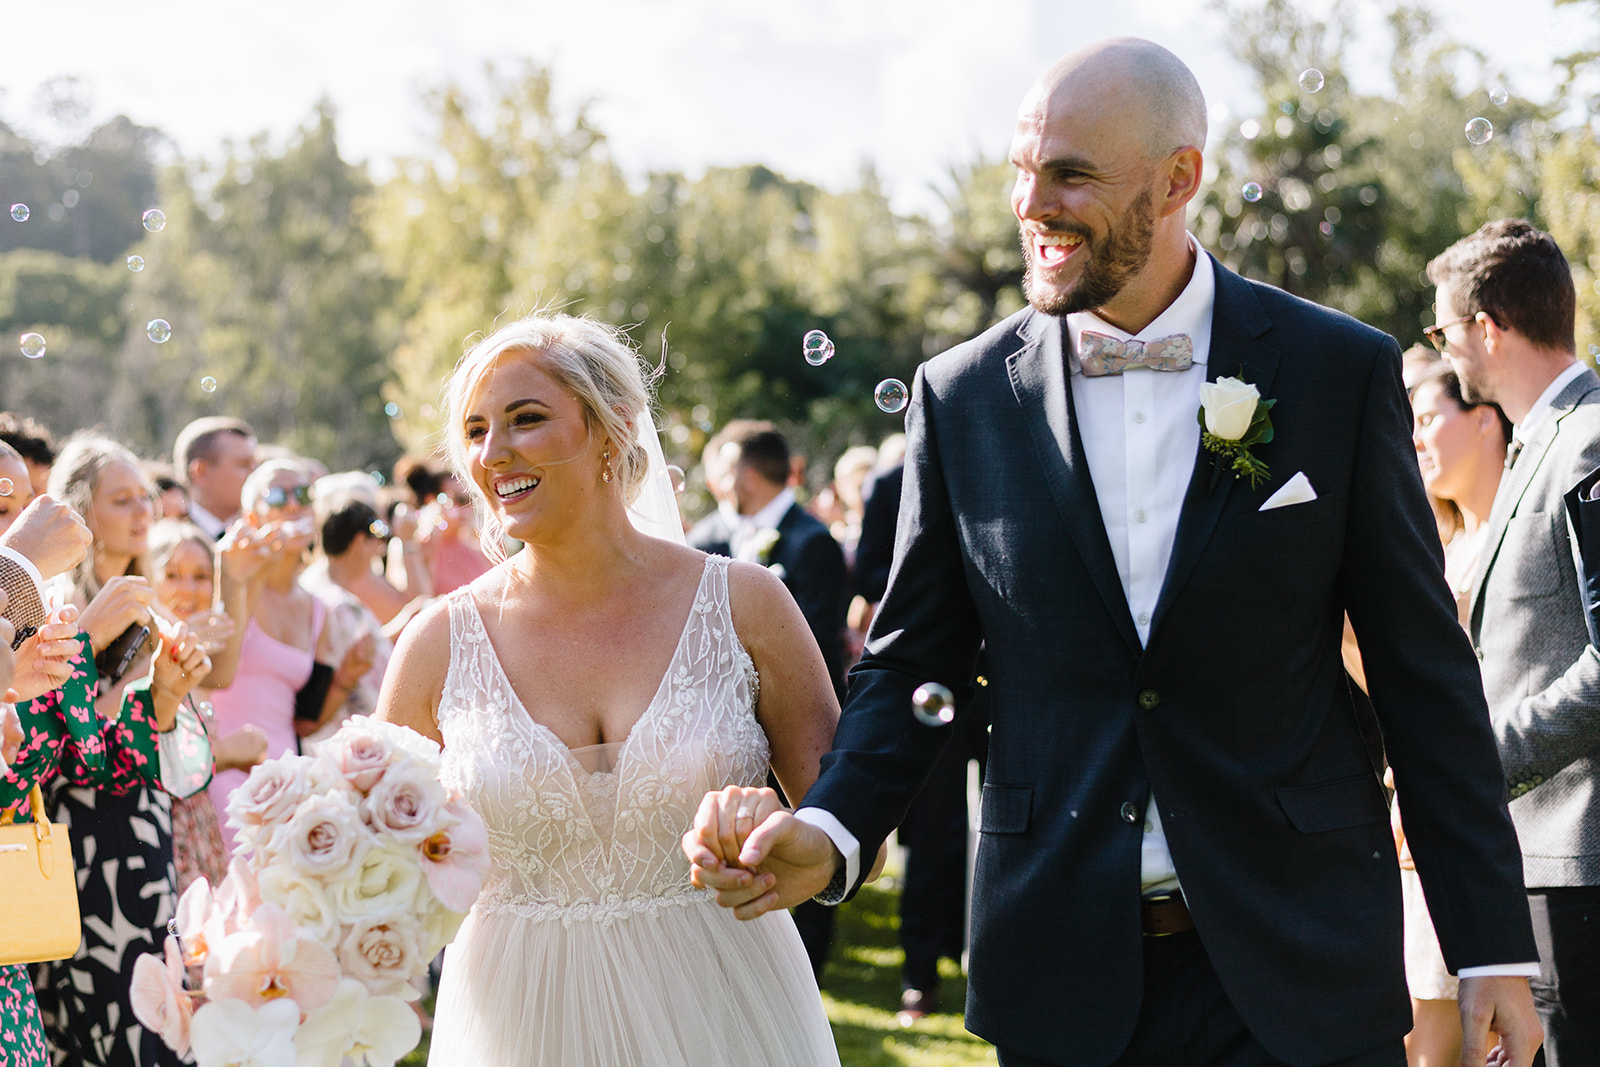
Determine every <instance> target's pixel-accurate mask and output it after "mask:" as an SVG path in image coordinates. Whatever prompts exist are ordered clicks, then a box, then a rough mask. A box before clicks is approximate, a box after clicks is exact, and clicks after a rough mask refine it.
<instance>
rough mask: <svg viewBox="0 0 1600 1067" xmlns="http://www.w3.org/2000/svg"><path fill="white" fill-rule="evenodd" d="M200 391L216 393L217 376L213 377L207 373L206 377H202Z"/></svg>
mask: <svg viewBox="0 0 1600 1067" xmlns="http://www.w3.org/2000/svg"><path fill="white" fill-rule="evenodd" d="M200 391H201V392H202V393H214V392H216V391H217V380H216V379H215V378H213V377H212V376H211V375H209V374H208V375H206V376H205V377H204V378H201V379H200Z"/></svg>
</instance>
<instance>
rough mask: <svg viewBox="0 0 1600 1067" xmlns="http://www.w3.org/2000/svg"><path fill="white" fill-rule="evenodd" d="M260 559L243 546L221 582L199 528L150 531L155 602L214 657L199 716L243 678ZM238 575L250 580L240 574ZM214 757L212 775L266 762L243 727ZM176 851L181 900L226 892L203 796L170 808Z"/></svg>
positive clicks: (222, 856) (262, 738) (216, 834)
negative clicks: (189, 892) (192, 889)
mask: <svg viewBox="0 0 1600 1067" xmlns="http://www.w3.org/2000/svg"><path fill="white" fill-rule="evenodd" d="M234 544H237V542H235V543H234ZM232 547H234V545H230V548H232ZM256 558H258V557H257V554H256V553H255V552H254V551H252V550H251V549H250V548H249V546H248V545H245V546H241V548H240V549H239V550H236V551H234V552H233V553H232V560H231V561H232V562H233V563H234V566H233V567H231V568H220V569H221V570H222V571H223V575H222V576H220V581H219V575H218V573H217V572H218V570H219V567H218V566H217V545H216V543H215V542H213V541H212V540H211V538H210V537H209V536H207V534H206V532H205V531H204V530H202V529H200V527H198V526H196V525H194V524H193V523H189V522H183V521H180V520H175V519H167V520H163V521H161V522H158V523H156V524H155V526H153V527H152V528H151V530H150V566H151V571H152V574H153V575H154V581H155V590H156V597H157V600H158V601H159V603H160V604H161V606H162V607H164V608H166V610H167V611H168V612H170V613H171V614H172V616H173V617H174V618H176V619H180V620H182V621H183V622H184V623H185V624H187V625H188V626H189V627H190V628H191V631H192V632H194V633H195V634H196V635H197V636H199V637H200V639H201V640H202V641H203V642H204V643H205V646H206V651H207V654H208V655H210V656H211V657H212V661H211V664H212V665H211V672H210V673H209V674H207V675H206V678H205V685H204V686H203V687H199V688H196V689H195V691H194V694H193V695H194V698H195V700H196V701H197V703H198V706H199V707H200V708H201V709H202V712H204V710H205V709H206V707H207V705H208V703H209V701H210V699H211V692H212V690H214V689H218V688H222V687H224V686H227V685H228V684H229V683H231V682H232V681H233V676H234V674H235V672H236V671H237V670H238V666H239V655H240V652H241V651H242V647H243V634H244V631H245V626H246V625H247V623H248V622H249V619H250V615H251V612H252V610H253V607H254V604H253V601H254V599H255V597H256V596H257V595H258V594H259V592H260V584H259V582H257V581H251V580H250V579H251V578H254V577H256V576H257V575H259V573H260V567H259V565H258V564H255V563H254V562H253V561H254V559H256ZM241 569H244V570H246V571H247V572H248V573H246V574H241V573H239V571H240V570H241ZM219 585H220V587H221V594H220V599H221V601H222V603H223V605H224V609H223V610H220V611H219V610H217V608H216V602H217V600H218V599H219V589H218V587H219ZM211 749H212V755H213V757H214V766H213V769H214V771H232V770H242V771H245V772H247V773H248V772H249V770H250V768H251V767H254V766H255V765H256V764H258V763H260V762H261V761H262V760H263V759H265V758H266V755H267V738H266V735H265V734H263V733H262V732H261V729H260V727H257V726H254V725H251V724H246V725H245V726H243V727H241V728H240V729H239V730H237V731H236V732H233V733H229V734H221V733H216V734H214V735H213V737H212V742H211ZM172 849H173V862H174V868H175V871H176V876H177V892H178V895H179V896H180V897H181V896H182V895H183V892H184V890H186V889H188V888H189V886H190V884H191V883H192V882H194V881H195V879H197V878H205V879H206V881H208V882H209V883H211V884H212V885H213V886H216V885H221V884H222V879H223V878H224V877H225V876H226V875H227V873H228V853H227V848H226V846H225V845H224V844H223V838H222V827H221V825H220V824H219V823H218V822H217V813H216V808H215V807H213V806H212V804H211V798H210V797H209V796H207V795H206V794H205V793H196V794H195V795H193V796H189V797H184V798H183V799H181V800H174V801H173V802H172Z"/></svg>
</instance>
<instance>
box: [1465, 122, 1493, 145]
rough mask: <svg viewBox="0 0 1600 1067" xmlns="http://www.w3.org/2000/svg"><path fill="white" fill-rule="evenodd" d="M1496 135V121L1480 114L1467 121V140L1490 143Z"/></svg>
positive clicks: (1475, 142) (1474, 142) (1476, 142)
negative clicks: (1493, 121)
mask: <svg viewBox="0 0 1600 1067" xmlns="http://www.w3.org/2000/svg"><path fill="white" fill-rule="evenodd" d="M1493 136H1494V123H1492V122H1490V121H1489V120H1488V119H1486V118H1483V117H1482V116H1479V117H1478V118H1475V119H1472V120H1470V121H1469V122H1468V123H1467V140H1469V141H1471V142H1472V143H1473V144H1488V143H1489V138H1491V137H1493Z"/></svg>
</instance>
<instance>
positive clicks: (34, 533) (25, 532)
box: [0, 493, 94, 578]
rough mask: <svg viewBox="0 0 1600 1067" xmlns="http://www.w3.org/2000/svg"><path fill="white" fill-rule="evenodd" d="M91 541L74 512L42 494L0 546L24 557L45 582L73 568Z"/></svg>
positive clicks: (87, 530)
mask: <svg viewBox="0 0 1600 1067" xmlns="http://www.w3.org/2000/svg"><path fill="white" fill-rule="evenodd" d="M93 540H94V535H93V534H91V533H90V532H89V527H88V525H87V524H86V523H84V521H83V519H82V518H80V517H79V516H78V513H77V512H76V511H74V510H73V509H72V508H70V507H68V506H67V505H65V504H63V503H61V502H60V501H58V500H56V499H54V498H53V497H50V496H48V495H46V494H43V493H41V494H39V495H38V496H36V497H34V498H33V502H32V503H30V504H29V505H28V506H27V507H25V508H23V509H22V514H21V515H18V516H17V521H16V522H14V523H12V524H11V526H10V528H9V529H7V530H6V532H5V533H4V534H3V535H0V545H4V546H5V547H7V548H9V549H11V550H12V551H14V552H20V553H21V554H22V555H24V556H27V557H28V559H29V561H30V562H32V563H33V565H34V566H35V567H37V568H39V574H40V576H41V577H44V578H51V577H53V576H55V575H57V574H62V573H64V572H66V571H69V570H71V569H72V568H73V567H76V566H77V565H78V563H79V561H80V560H82V559H83V556H84V553H86V552H87V551H89V544H90V542H92V541H93Z"/></svg>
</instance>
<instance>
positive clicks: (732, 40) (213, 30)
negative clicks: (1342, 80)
mask: <svg viewBox="0 0 1600 1067" xmlns="http://www.w3.org/2000/svg"><path fill="white" fill-rule="evenodd" d="M6 6H7V8H8V10H7V11H6V31H7V34H6V35H7V38H8V40H7V48H6V57H5V62H4V64H3V67H0V118H3V119H5V120H6V121H8V122H10V123H11V124H12V125H14V126H17V127H18V128H20V129H22V130H23V131H24V132H27V133H29V134H32V135H35V136H43V137H46V138H53V137H57V136H59V135H60V132H59V131H57V130H54V129H52V128H51V127H50V126H48V125H47V124H46V123H45V122H44V121H43V120H42V119H41V118H40V117H39V114H38V112H37V109H36V105H35V101H36V99H37V94H38V89H39V86H40V85H41V84H42V83H44V82H45V81H47V80H48V79H51V78H55V77H60V76H68V75H74V76H77V77H80V78H82V79H83V81H84V82H85V83H86V84H87V86H88V87H89V89H90V90H91V93H92V98H91V104H92V112H91V116H90V121H91V122H96V121H101V120H103V119H105V118H107V117H109V116H111V115H113V114H116V113H118V112H121V113H125V114H127V115H129V116H130V117H131V118H133V119H134V120H135V121H137V122H140V123H144V124H147V125H153V126H157V127H160V128H161V129H162V130H164V131H165V132H166V133H168V134H169V135H170V136H171V137H172V138H173V139H174V140H175V141H176V142H177V144H178V147H179V149H180V150H181V151H182V152H183V153H184V154H186V155H190V156H215V155H216V154H218V152H219V150H220V147H221V145H222V143H223V142H224V141H225V140H227V139H232V140H234V141H236V142H240V143H243V142H245V141H247V140H249V138H250V137H252V136H254V135H255V134H257V133H261V132H263V131H265V132H267V133H269V134H270V135H271V136H272V137H273V138H274V139H275V140H276V141H277V142H280V143H281V141H282V140H283V138H285V137H286V136H287V135H288V134H289V133H290V132H291V131H292V130H293V129H294V128H295V126H296V125H297V124H299V123H300V122H302V121H304V120H305V118H306V117H307V115H308V114H309V113H310V111H311V108H312V106H313V104H314V102H315V101H316V100H317V98H318V97H319V96H322V95H327V96H329V97H330V98H331V99H332V100H333V102H334V104H335V106H336V108H337V111H338V116H339V131H340V143H341V145H342V147H343V149H344V152H345V154H346V157H347V158H349V159H351V160H365V161H368V162H369V163H370V164H371V165H372V167H373V171H374V173H375V174H376V175H378V176H380V177H381V176H383V175H384V174H387V173H388V172H389V169H390V163H389V161H390V160H392V159H393V158H394V157H396V156H405V155H413V154H418V153H421V152H424V151H425V149H426V145H427V138H428V134H429V123H428V119H427V116H426V114H425V112H424V110H423V108H422V106H421V103H420V100H419V98H420V94H421V92H422V91H423V90H424V89H426V88H428V87H430V86H435V85H438V84H440V83H442V82H444V81H446V80H448V79H452V78H455V79H461V80H464V81H467V82H468V83H472V82H476V81H478V80H479V79H480V77H481V71H482V69H483V65H484V63H485V62H486V61H491V60H492V61H495V62H497V63H500V64H504V65H507V66H509V65H511V64H515V63H517V62H520V61H522V60H525V59H534V60H537V61H540V62H544V63H548V64H551V65H552V66H553V68H554V70H555V75H556V84H557V89H558V92H559V93H560V94H561V95H562V96H563V97H564V98H565V100H566V101H567V102H568V103H571V102H574V101H577V100H589V101H592V103H593V109H592V114H593V116H594V117H595V119H596V120H597V122H598V124H599V126H600V128H601V129H603V130H604V131H605V132H606V133H607V134H608V136H609V138H610V141H611V145H612V151H613V154H614V155H615V157H616V158H617V159H618V160H619V161H621V162H622V163H623V164H624V165H625V166H627V167H628V168H629V169H630V170H632V171H634V172H635V173H640V172H643V171H644V170H646V169H666V168H671V169H678V170H684V171H687V172H690V173H694V172H696V171H698V170H699V169H700V168H702V167H704V166H706V165H708V164H740V163H748V162H763V163H766V164H768V165H769V166H772V167H773V168H774V169H776V170H778V171H780V172H782V173H784V174H787V175H789V176H791V177H796V178H804V179H809V180H812V181H816V182H819V183H821V184H824V185H828V186H831V187H836V188H837V187H842V186H846V185H849V184H851V183H852V182H853V179H854V177H855V175H856V173H857V172H858V170H859V168H860V166H861V164H862V163H863V162H865V161H872V162H873V163H875V164H876V166H877V167H878V170H879V173H880V174H881V175H883V176H884V178H885V180H886V182H887V184H888V185H889V188H890V190H891V192H892V193H894V195H895V197H896V200H897V202H899V203H900V204H902V205H920V204H921V203H922V202H924V201H925V198H926V194H925V190H926V189H927V187H928V185H929V183H931V182H934V181H937V180H938V178H939V177H940V175H941V174H942V173H943V171H944V168H945V167H947V166H948V165H949V164H951V163H954V162H960V161H962V160H966V159H970V158H972V157H973V156H974V155H975V154H977V153H979V152H982V153H987V154H994V153H1000V152H1003V151H1004V150H1005V145H1006V142H1007V140H1008V138H1009V135H1010V127H1011V121H1012V117H1013V115H1014V114H1015V110H1016V106H1017V102H1018V100H1019V99H1020V98H1021V96H1022V93H1023V91H1024V90H1025V89H1026V88H1027V86H1028V84H1029V82H1031V81H1032V79H1033V78H1034V77H1035V76H1036V75H1037V74H1038V72H1039V71H1040V70H1041V69H1042V68H1043V67H1044V66H1045V65H1046V64H1048V62H1049V61H1050V60H1052V59H1054V58H1056V57H1057V56H1059V55H1061V54H1063V53H1065V52H1067V51H1070V50H1072V49H1073V48H1074V47H1077V46H1078V45H1080V44H1082V43H1087V42H1089V41H1092V40H1095V39H1097V38H1100V37H1106V36H1112V35H1116V34H1134V35H1138V36H1143V37H1149V38H1151V39H1153V40H1156V41H1158V42H1160V43H1162V44H1164V45H1166V46H1167V47H1169V48H1171V49H1173V50H1174V51H1175V52H1177V53H1178V54H1179V55H1180V56H1182V57H1183V58H1184V59H1185V60H1186V61H1187V62H1188V63H1189V64H1190V66H1191V67H1192V68H1193V69H1194V71H1195V73H1196V75H1197V76H1198V78H1199V79H1200V82H1201V85H1202V86H1203V87H1204V88H1205V90H1206V92H1207V95H1208V97H1209V99H1210V101H1211V103H1212V109H1213V114H1214V116H1216V117H1217V118H1222V114H1223V113H1222V111H1221V108H1224V107H1231V108H1232V109H1233V111H1234V113H1235V117H1234V119H1233V121H1235V122H1237V121H1238V117H1237V112H1238V111H1239V110H1240V109H1243V108H1249V107H1251V106H1252V103H1253V102H1252V100H1251V97H1250V89H1249V85H1248V82H1247V80H1246V77H1245V75H1244V73H1243V72H1242V71H1241V70H1239V69H1238V68H1237V67H1236V66H1235V65H1234V64H1233V62H1232V61H1231V60H1230V59H1229V57H1228V55H1227V53H1226V50H1225V48H1224V34H1225V33H1226V27H1224V26H1223V25H1222V24H1221V23H1220V20H1219V19H1218V18H1217V17H1216V16H1215V15H1213V14H1211V13H1210V11H1209V8H1208V5H1206V4H1205V3H1204V2H1202V0H1182V2H1177V0H1121V2H1120V3H1107V2H1106V0H763V2H760V3H754V2H750V0H566V2H562V3H555V2H551V0H451V2H450V3H448V4H442V3H439V2H438V0H263V2H257V3H249V4H239V3H225V2H217V0H140V2H138V3H128V2H127V0H72V2H71V3H70V4H56V3H41V2H38V0H31V2H29V3H26V4H21V3H12V4H7V5H6ZM1362 6H1363V8H1370V9H1371V10H1370V11H1369V12H1368V13H1367V17H1368V18H1369V19H1371V20H1373V21H1374V23H1375V20H1376V19H1377V17H1378V16H1377V14H1376V11H1377V8H1376V5H1375V4H1374V3H1373V2H1372V0H1367V2H1366V3H1365V4H1364V5H1362ZM1436 6H1437V7H1438V9H1439V10H1440V11H1441V12H1447V13H1448V14H1446V15H1445V16H1444V21H1445V23H1446V25H1448V27H1449V28H1450V31H1451V33H1452V34H1453V35H1454V36H1455V37H1456V38H1457V39H1458V40H1461V41H1464V42H1469V43H1476V44H1477V45H1478V46H1479V47H1483V48H1486V49H1492V50H1493V53H1494V58H1495V60H1496V62H1498V63H1501V64H1503V65H1504V67H1505V70H1506V72H1507V75H1508V76H1507V78H1506V82H1507V85H1508V86H1509V87H1510V89H1511V90H1512V91H1513V92H1515V93H1522V94H1525V95H1529V96H1533V97H1535V98H1540V99H1542V98H1544V97H1545V96H1547V95H1548V93H1549V88H1550V79H1551V73H1550V57H1551V56H1552V55H1554V54H1556V53H1558V52H1560V51H1563V50H1566V49H1569V48H1571V47H1572V46H1573V43H1574V42H1575V41H1576V40H1579V39H1582V38H1587V37H1588V36H1589V34H1588V33H1587V32H1586V31H1584V27H1583V23H1582V21H1581V13H1580V12H1578V11H1575V10H1574V9H1571V8H1566V9H1562V11H1561V12H1560V13H1559V14H1556V13H1553V9H1552V6H1551V0H1526V2H1523V3H1519V4H1517V5H1516V8H1517V10H1516V18H1515V20H1514V22H1508V20H1507V12H1508V11H1509V10H1510V5H1509V4H1508V3H1507V2H1506V0H1493V2H1491V0H1439V2H1438V3H1437V5H1436ZM1584 11H1587V8H1585V9H1584ZM1579 31H1584V32H1582V33H1581V37H1580V36H1579ZM1374 47H1375V52H1378V51H1381V50H1382V49H1383V48H1384V47H1386V46H1384V45H1382V43H1381V36H1375V44H1374ZM1347 73H1348V74H1349V75H1350V76H1351V78H1352V80H1353V81H1355V82H1356V84H1357V87H1358V88H1361V89H1363V90H1368V91H1371V90H1375V89H1377V88H1378V86H1376V85H1375V84H1373V80H1374V79H1375V78H1376V77H1377V76H1378V75H1377V73H1376V71H1375V70H1368V71H1350V72H1347ZM1451 119H1452V121H1454V119H1455V117H1454V116H1452V117H1451ZM1223 121H1226V119H1223ZM1213 125H1214V127H1215V126H1217V125H1218V123H1215V122H1214V124H1213Z"/></svg>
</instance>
